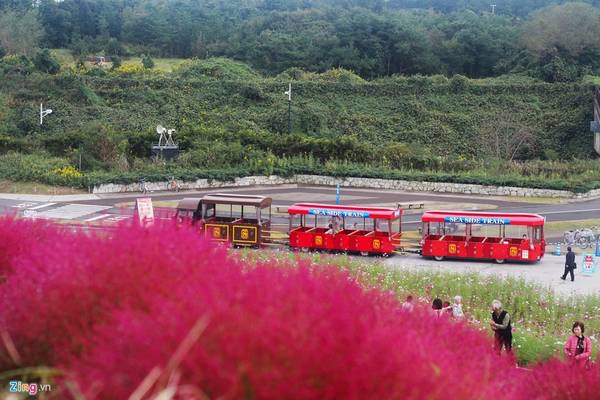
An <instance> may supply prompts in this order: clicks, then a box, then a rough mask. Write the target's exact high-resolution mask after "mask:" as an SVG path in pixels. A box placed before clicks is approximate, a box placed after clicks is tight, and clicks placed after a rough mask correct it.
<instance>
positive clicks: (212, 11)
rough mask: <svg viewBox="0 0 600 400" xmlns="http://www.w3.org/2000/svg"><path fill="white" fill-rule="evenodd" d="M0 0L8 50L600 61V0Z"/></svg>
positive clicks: (578, 70)
mask: <svg viewBox="0 0 600 400" xmlns="http://www.w3.org/2000/svg"><path fill="white" fill-rule="evenodd" d="M495 3H496V5H495V7H494V9H493V10H492V8H491V6H490V1H488V0H168V1H164V0H63V1H55V0H37V1H33V2H32V1H31V0H0V54H1V53H2V52H3V53H9V54H11V53H19V52H20V53H25V54H31V53H32V52H33V51H34V49H35V48H36V47H47V48H69V49H71V50H72V51H73V52H74V53H75V54H83V55H85V54H90V53H103V54H106V55H112V56H114V55H117V56H126V55H140V54H149V55H151V56H154V57H179V58H191V57H196V58H208V57H215V56H225V57H229V58H232V59H236V60H239V61H243V62H245V63H248V64H250V65H251V66H252V67H253V68H255V69H257V70H259V71H261V72H262V73H265V74H277V73H280V72H282V71H284V70H285V69H288V68H290V67H299V68H302V69H304V70H307V71H317V72H322V71H325V70H328V69H331V68H336V67H341V68H345V69H349V70H352V71H354V72H356V73H357V74H359V75H360V76H362V77H363V78H366V79H372V78H375V77H381V76H388V75H393V74H404V75H409V74H417V73H419V74H445V75H453V74H461V75H465V76H468V77H472V78H479V77H491V76H499V75H502V74H508V73H524V74H528V75H531V76H534V77H536V78H540V79H544V80H546V81H548V82H554V81H572V80H575V79H578V78H579V77H581V76H582V75H585V74H590V73H597V72H598V69H599V68H600V41H599V40H598V38H599V37H600V9H599V8H598V5H600V0H590V1H587V2H576V3H572V2H565V1H553V0H505V1H497V2H495Z"/></svg>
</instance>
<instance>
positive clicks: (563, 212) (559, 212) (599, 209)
mask: <svg viewBox="0 0 600 400" xmlns="http://www.w3.org/2000/svg"><path fill="white" fill-rule="evenodd" d="M588 211H600V208H590V209H587V210H564V211H548V212H543V211H542V212H538V213H537V214H541V215H547V214H569V213H580V212H588Z"/></svg>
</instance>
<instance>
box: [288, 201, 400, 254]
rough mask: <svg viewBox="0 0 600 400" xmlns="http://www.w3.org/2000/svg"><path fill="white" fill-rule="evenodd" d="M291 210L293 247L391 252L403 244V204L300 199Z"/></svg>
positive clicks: (291, 240)
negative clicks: (348, 203) (355, 204)
mask: <svg viewBox="0 0 600 400" xmlns="http://www.w3.org/2000/svg"><path fill="white" fill-rule="evenodd" d="M288 214H289V246H290V247H291V248H296V249H302V250H310V249H324V250H334V251H335V250H337V251H344V252H357V253H361V254H362V255H368V254H371V253H372V254H382V255H390V254H392V253H393V252H394V251H395V250H396V249H397V248H399V247H400V244H401V242H400V241H401V236H402V224H401V217H402V209H400V208H384V207H352V206H341V205H330V204H314V203H298V204H294V205H292V206H291V207H289V208H288Z"/></svg>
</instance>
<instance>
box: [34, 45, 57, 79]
mask: <svg viewBox="0 0 600 400" xmlns="http://www.w3.org/2000/svg"><path fill="white" fill-rule="evenodd" d="M33 65H35V68H36V69H37V70H38V71H40V72H44V73H47V74H57V73H58V72H59V71H60V64H59V63H58V61H57V60H56V59H55V58H54V57H52V55H51V54H50V50H48V49H43V50H39V51H38V52H37V53H36V55H35V56H34V57H33Z"/></svg>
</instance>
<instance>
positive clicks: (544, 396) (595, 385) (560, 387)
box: [515, 360, 600, 400]
mask: <svg viewBox="0 0 600 400" xmlns="http://www.w3.org/2000/svg"><path fill="white" fill-rule="evenodd" d="M518 386H520V388H519V389H518V390H517V392H518V394H519V396H518V397H515V398H518V399H523V400H563V399H599V398H600V367H599V366H598V365H594V366H591V365H590V368H584V367H581V366H577V365H575V364H573V363H571V362H563V361H559V360H551V361H548V362H545V363H543V364H540V365H537V366H536V367H535V368H534V369H533V370H532V371H531V372H529V373H528V374H524V375H523V376H522V379H521V380H520V385H518Z"/></svg>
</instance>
